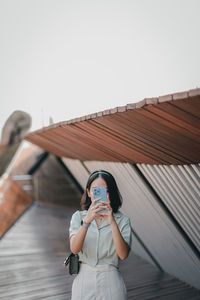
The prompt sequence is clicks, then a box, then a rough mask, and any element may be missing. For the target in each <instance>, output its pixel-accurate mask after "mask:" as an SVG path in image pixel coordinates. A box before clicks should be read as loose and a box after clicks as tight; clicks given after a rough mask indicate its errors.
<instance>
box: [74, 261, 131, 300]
mask: <svg viewBox="0 0 200 300" xmlns="http://www.w3.org/2000/svg"><path fill="white" fill-rule="evenodd" d="M71 300H127V292H126V287H125V284H124V280H123V278H122V275H121V273H120V272H119V270H118V268H116V267H115V266H112V265H98V266H95V267H92V266H89V265H87V264H80V270H79V273H78V275H76V277H75V279H74V281H73V284H72V298H71Z"/></svg>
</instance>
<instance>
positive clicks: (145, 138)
mask: <svg viewBox="0 0 200 300" xmlns="http://www.w3.org/2000/svg"><path fill="white" fill-rule="evenodd" d="M93 122H97V123H101V124H102V122H100V121H99V120H96V121H93ZM103 124H104V125H105V124H106V125H107V126H108V127H110V126H112V127H113V128H114V129H115V131H116V132H117V131H120V132H121V134H122V133H123V135H124V137H125V138H126V139H127V140H129V138H130V141H131V142H132V143H133V140H134V142H135V139H140V141H141V142H142V143H143V149H144V152H146V153H151V154H152V155H153V156H154V157H157V160H158V161H161V159H162V160H163V163H165V162H168V161H171V162H172V161H173V163H178V162H180V161H182V162H186V161H187V156H185V157H184V156H183V155H181V154H179V153H178V151H176V152H175V151H173V150H174V148H173V149H172V147H170V145H169V143H167V142H166V139H165V138H163V137H159V136H158V135H155V133H154V132H152V131H149V130H148V131H147V130H146V128H142V127H141V126H140V127H138V126H137V124H134V123H131V122H129V120H128V119H127V118H125V115H123V116H120V115H116V116H113V118H112V120H109V119H106V120H104V121H103ZM125 125H126V126H125ZM179 152H180V151H179ZM177 158H178V160H177Z"/></svg>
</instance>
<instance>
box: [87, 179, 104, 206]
mask: <svg viewBox="0 0 200 300" xmlns="http://www.w3.org/2000/svg"><path fill="white" fill-rule="evenodd" d="M95 187H105V188H106V189H107V197H108V199H109V194H108V187H107V183H106V182H105V180H104V179H103V178H102V177H98V178H96V179H95V180H94V181H93V182H92V184H91V186H90V189H89V190H88V189H87V193H88V196H89V197H90V198H91V201H92V202H93V201H94V198H93V188H95Z"/></svg>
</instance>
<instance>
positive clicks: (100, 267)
mask: <svg viewBox="0 0 200 300" xmlns="http://www.w3.org/2000/svg"><path fill="white" fill-rule="evenodd" d="M80 268H81V269H82V270H85V271H92V272H108V271H112V270H115V271H116V270H118V268H117V267H115V266H113V265H108V264H107V265H96V266H91V265H88V264H86V263H83V262H81V264H80Z"/></svg>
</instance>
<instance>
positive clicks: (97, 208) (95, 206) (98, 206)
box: [84, 198, 103, 224]
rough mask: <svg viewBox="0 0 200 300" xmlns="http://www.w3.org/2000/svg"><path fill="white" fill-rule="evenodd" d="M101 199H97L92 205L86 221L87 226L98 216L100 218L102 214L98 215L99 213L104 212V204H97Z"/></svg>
mask: <svg viewBox="0 0 200 300" xmlns="http://www.w3.org/2000/svg"><path fill="white" fill-rule="evenodd" d="M100 199H101V198H97V199H95V200H93V201H92V203H91V204H90V207H89V209H88V211H87V215H86V217H85V219H84V222H85V223H87V224H90V223H91V222H92V221H93V220H94V219H95V218H96V217H97V216H99V215H100V214H98V212H99V211H100V210H102V207H103V206H102V202H101V203H98V204H96V202H97V201H99V200H100Z"/></svg>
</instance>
